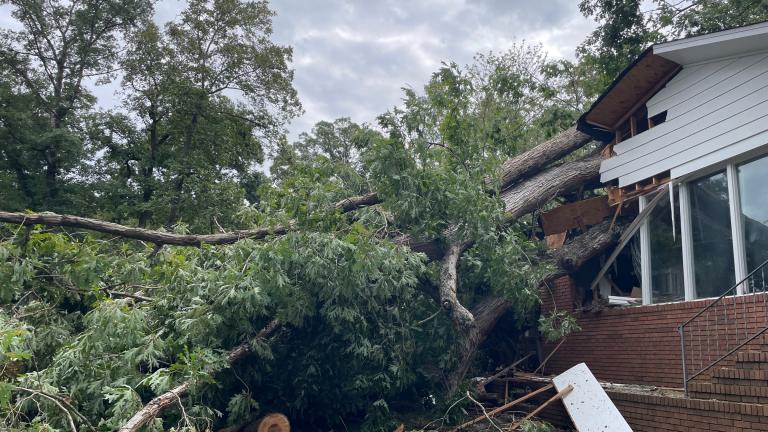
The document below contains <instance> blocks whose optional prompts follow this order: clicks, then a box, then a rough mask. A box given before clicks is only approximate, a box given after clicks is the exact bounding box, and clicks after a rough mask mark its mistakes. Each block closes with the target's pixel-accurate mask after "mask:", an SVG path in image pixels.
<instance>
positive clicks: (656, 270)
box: [648, 193, 685, 303]
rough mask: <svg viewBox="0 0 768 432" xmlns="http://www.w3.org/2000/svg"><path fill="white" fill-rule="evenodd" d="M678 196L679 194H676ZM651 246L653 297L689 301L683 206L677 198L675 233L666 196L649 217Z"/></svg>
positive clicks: (666, 300)
mask: <svg viewBox="0 0 768 432" xmlns="http://www.w3.org/2000/svg"><path fill="white" fill-rule="evenodd" d="M675 195H677V193H675ZM648 226H649V232H650V246H651V299H652V301H653V303H664V302H672V301H681V300H685V288H684V285H683V249H682V238H681V235H680V234H681V233H680V229H679V227H680V209H679V202H678V200H677V198H676V199H675V226H676V227H677V228H678V229H677V230H676V231H675V232H673V229H672V211H671V208H670V202H669V199H668V198H663V199H662V200H661V202H659V203H658V204H657V205H656V207H655V208H654V209H653V212H651V215H650V220H649V225H648Z"/></svg>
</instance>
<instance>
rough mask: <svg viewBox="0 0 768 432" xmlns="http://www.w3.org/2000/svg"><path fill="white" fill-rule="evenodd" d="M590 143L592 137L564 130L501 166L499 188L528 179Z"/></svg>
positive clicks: (573, 128) (571, 129)
mask: <svg viewBox="0 0 768 432" xmlns="http://www.w3.org/2000/svg"><path fill="white" fill-rule="evenodd" d="M590 141H592V137H591V136H589V135H587V134H585V133H583V132H579V131H577V130H576V127H575V126H574V127H571V128H570V129H566V130H564V131H562V132H560V133H559V134H557V135H555V136H554V137H552V138H550V139H549V140H547V141H544V142H543V143H541V144H539V145H537V146H536V147H533V148H532V149H530V150H528V151H526V152H524V153H521V154H519V155H517V156H515V157H513V158H512V159H509V160H507V161H506V162H504V163H503V164H502V165H501V169H500V174H501V175H500V177H501V178H500V179H501V188H502V189H504V188H508V187H509V186H510V185H511V184H512V183H514V182H515V181H517V180H519V179H521V178H523V177H530V176H532V175H534V174H536V173H538V172H540V171H541V170H543V169H544V168H545V167H546V166H547V165H549V164H550V163H552V162H553V161H556V160H560V159H562V158H563V157H564V156H566V155H568V154H570V153H572V152H573V151H574V150H577V149H579V148H581V147H583V146H585V145H586V144H588V143H589V142H590Z"/></svg>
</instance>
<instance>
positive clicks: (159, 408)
mask: <svg viewBox="0 0 768 432" xmlns="http://www.w3.org/2000/svg"><path fill="white" fill-rule="evenodd" d="M279 328H280V321H278V320H272V321H270V322H269V324H267V325H266V326H265V327H264V328H263V329H261V331H259V333H258V334H257V335H256V337H255V338H254V340H263V339H267V338H269V337H270V336H272V335H273V334H274V333H275V332H276V331H277V330H278V329H279ZM252 344H253V341H249V342H245V343H243V344H240V345H238V346H236V347H235V348H233V349H232V350H231V351H230V352H229V353H227V364H229V365H231V364H233V363H236V362H238V361H240V360H242V359H244V358H245V357H246V356H247V355H248V354H250V353H251V347H252ZM216 372H218V370H209V371H208V373H210V374H215V373H216ZM192 384H193V383H191V382H189V381H187V382H185V383H182V384H180V385H178V386H176V387H174V388H172V389H171V390H168V391H167V392H165V393H163V394H161V395H159V396H156V397H155V398H153V399H152V400H151V401H149V402H147V404H146V405H144V407H142V408H141V409H140V410H139V411H137V412H136V414H134V415H133V417H131V418H130V419H129V420H128V421H127V422H125V424H124V425H122V426H121V427H120V429H119V432H137V431H139V430H140V429H141V428H142V427H143V426H144V425H146V424H147V423H149V422H150V421H151V420H152V419H153V418H155V417H157V416H158V415H159V414H160V413H161V412H163V410H165V409H166V408H168V407H170V406H172V405H174V404H176V403H180V401H181V397H182V396H184V395H186V393H187V392H188V391H189V389H190V387H191V386H192Z"/></svg>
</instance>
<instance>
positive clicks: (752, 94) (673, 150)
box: [600, 52, 768, 186]
mask: <svg viewBox="0 0 768 432" xmlns="http://www.w3.org/2000/svg"><path fill="white" fill-rule="evenodd" d="M647 106H648V111H649V116H653V115H655V114H657V113H660V112H663V111H667V120H666V121H665V122H664V123H662V124H660V125H658V126H656V127H654V128H652V129H650V130H648V131H646V132H643V133H641V134H639V135H636V136H634V137H632V138H629V139H627V140H626V141H623V142H621V143H619V144H617V145H616V146H615V147H614V151H615V152H616V156H614V157H612V158H610V159H607V160H605V161H604V162H603V163H602V166H601V169H600V171H601V179H602V181H603V182H606V181H610V180H614V179H618V180H619V186H626V185H631V184H633V183H636V182H638V181H642V180H645V179H647V178H649V177H652V176H654V175H657V174H660V173H663V172H665V171H668V170H669V171H672V175H673V177H677V176H679V175H683V174H687V173H689V172H692V171H695V170H698V169H701V168H703V167H704V166H707V165H712V164H716V163H718V162H721V161H723V160H725V159H728V158H729V157H733V156H734V155H735V154H739V153H744V152H746V151H750V150H754V149H756V148H758V147H761V146H764V145H766V144H768V52H762V53H756V54H751V55H745V56H741V57H735V58H728V59H722V60H718V61H713V62H709V63H704V64H698V65H693V66H690V67H684V68H683V70H682V71H681V72H680V73H679V74H678V75H677V76H676V77H675V78H673V79H672V81H670V82H669V83H668V84H667V86H666V87H665V88H663V89H662V90H660V91H659V92H658V93H657V94H656V95H655V96H654V97H653V98H651V100H649V101H648V103H647ZM731 147H733V148H731Z"/></svg>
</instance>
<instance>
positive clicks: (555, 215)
mask: <svg viewBox="0 0 768 432" xmlns="http://www.w3.org/2000/svg"><path fill="white" fill-rule="evenodd" d="M611 214H612V211H611V208H610V206H609V205H608V197H607V196H599V197H595V198H590V199H586V200H582V201H576V202H574V203H570V204H565V205H561V206H559V207H555V208H554V209H552V210H550V211H548V212H545V213H543V214H542V215H541V225H542V228H544V235H547V236H548V235H550V234H557V233H562V232H565V231H568V230H570V229H573V228H585V227H588V226H590V225H596V224H598V223H600V222H602V220H603V219H605V218H606V217H608V216H611Z"/></svg>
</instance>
